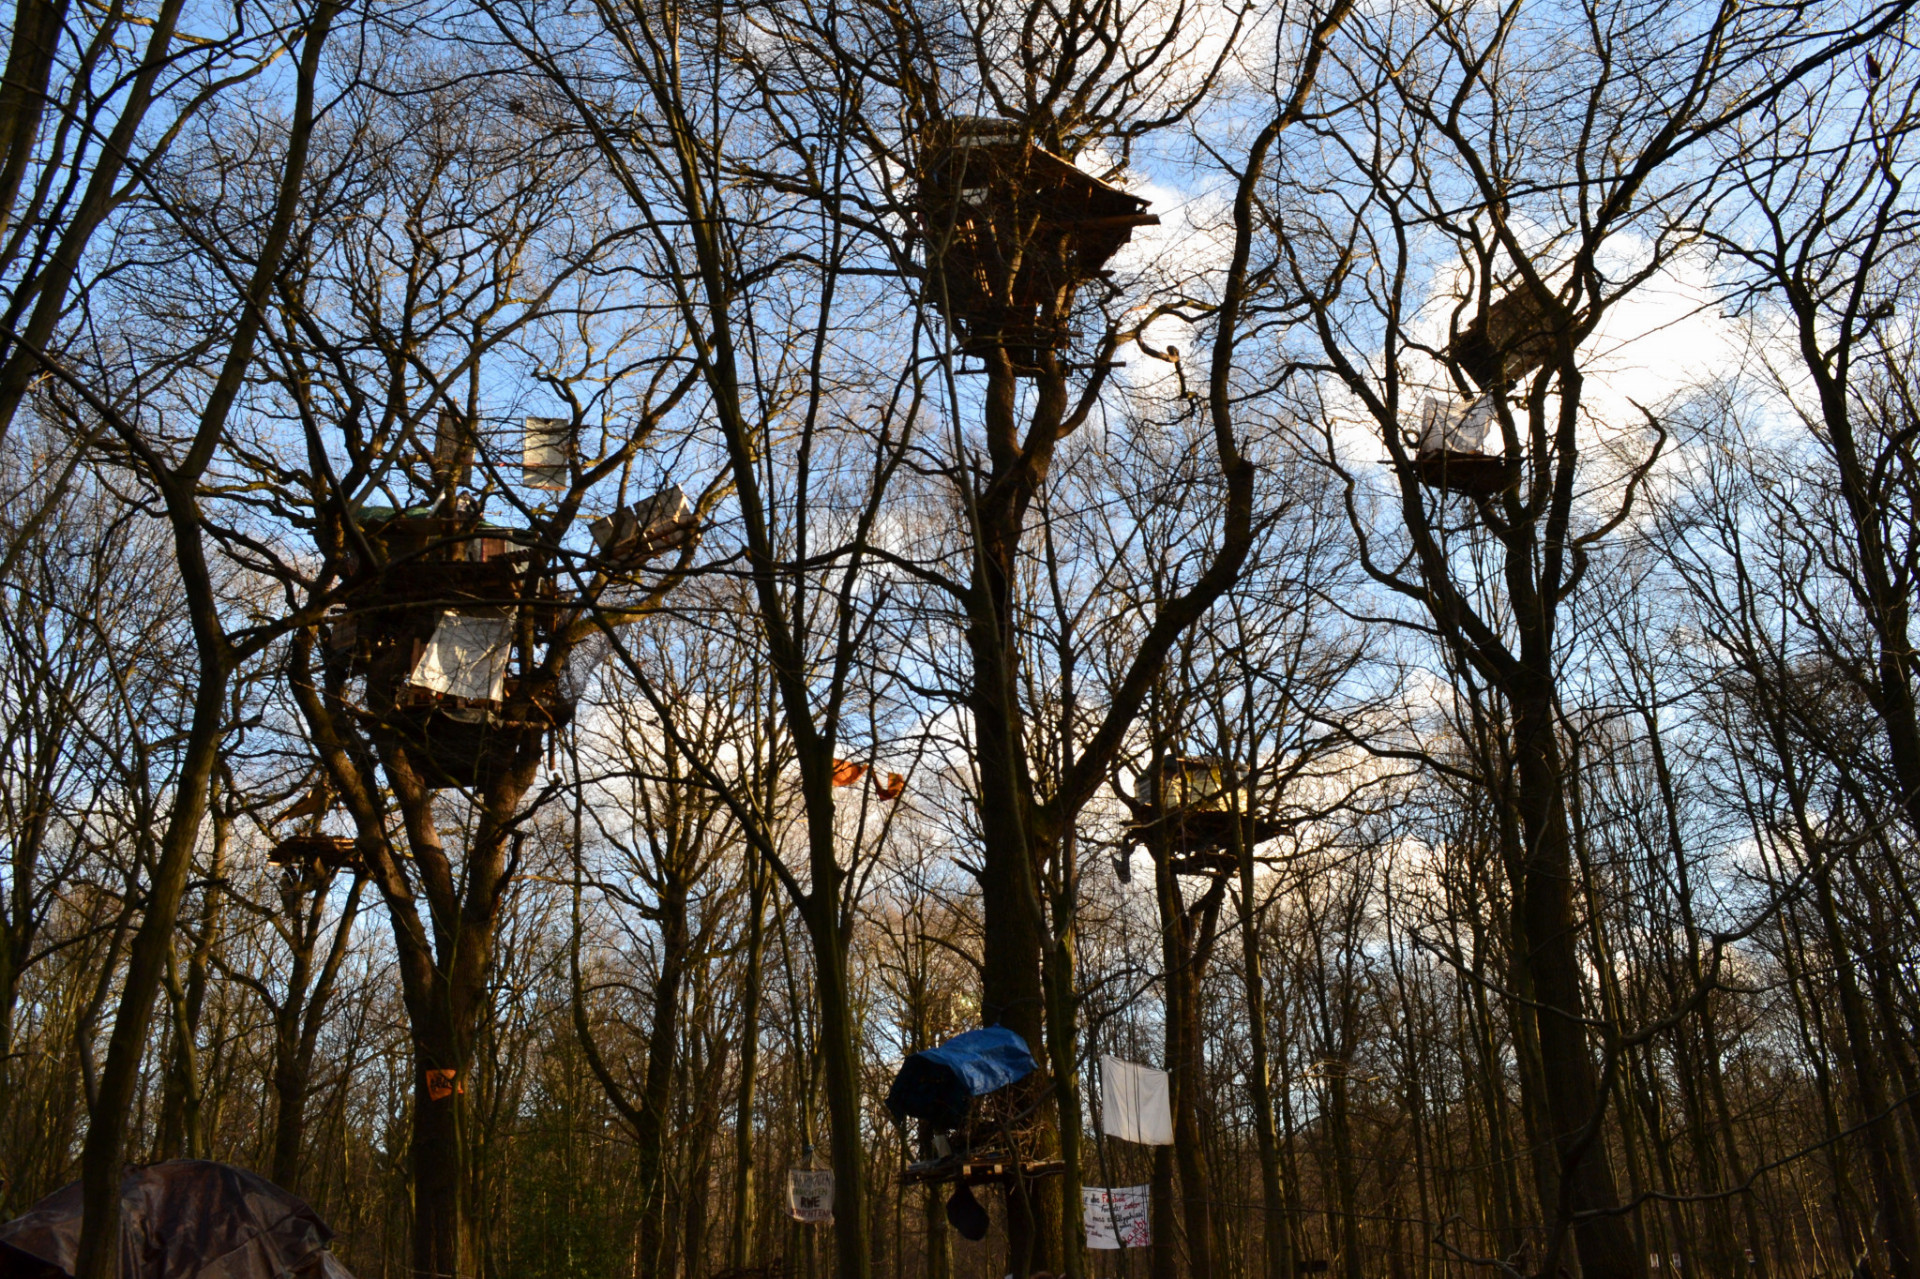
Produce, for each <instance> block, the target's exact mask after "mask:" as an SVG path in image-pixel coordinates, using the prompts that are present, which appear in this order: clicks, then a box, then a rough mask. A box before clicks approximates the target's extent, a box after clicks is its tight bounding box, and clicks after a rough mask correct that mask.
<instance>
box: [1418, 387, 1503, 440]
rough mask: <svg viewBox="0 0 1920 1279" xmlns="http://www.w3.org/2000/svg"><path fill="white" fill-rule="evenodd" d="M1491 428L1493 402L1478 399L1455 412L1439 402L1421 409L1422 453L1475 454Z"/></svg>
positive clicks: (1425, 405) (1428, 401) (1434, 401)
mask: <svg viewBox="0 0 1920 1279" xmlns="http://www.w3.org/2000/svg"><path fill="white" fill-rule="evenodd" d="M1492 426H1493V401H1492V399H1490V398H1489V397H1487V396H1484V395H1483V396H1481V397H1480V398H1479V399H1477V400H1475V401H1474V402H1473V403H1471V404H1469V405H1467V407H1466V408H1465V409H1464V410H1455V409H1453V408H1450V407H1448V406H1447V405H1445V404H1442V403H1441V402H1440V401H1438V400H1432V399H1430V400H1427V401H1426V402H1425V403H1424V404H1422V405H1421V406H1420V443H1419V444H1418V445H1417V446H1416V447H1417V448H1418V450H1419V451H1420V452H1422V453H1440V452H1447V453H1478V452H1479V451H1480V447H1481V445H1482V444H1484V443H1485V442H1486V438H1487V431H1488V430H1489V429H1490V428H1491V427H1492Z"/></svg>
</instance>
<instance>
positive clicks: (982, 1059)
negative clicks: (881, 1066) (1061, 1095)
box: [887, 1026, 1038, 1130]
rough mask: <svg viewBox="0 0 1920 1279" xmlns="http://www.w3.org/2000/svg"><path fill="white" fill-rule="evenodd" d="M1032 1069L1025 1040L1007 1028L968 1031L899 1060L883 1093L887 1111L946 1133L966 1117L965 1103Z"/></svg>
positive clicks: (1018, 1078)
mask: <svg viewBox="0 0 1920 1279" xmlns="http://www.w3.org/2000/svg"><path fill="white" fill-rule="evenodd" d="M1036 1069H1038V1067H1036V1066H1035V1065H1034V1062H1033V1053H1032V1052H1031V1051H1029V1050H1028V1048H1027V1041H1026V1040H1024V1039H1022V1038H1020V1036H1018V1035H1016V1034H1014V1033H1013V1032H1012V1031H1011V1030H1008V1029H1006V1028H1005V1027H1002V1026H988V1027H987V1028H986V1029H985V1030H969V1031H968V1032H967V1033H966V1034H964V1035H956V1036H954V1037H953V1038H952V1039H949V1040H948V1041H947V1042H946V1043H944V1044H941V1045H940V1046H939V1047H938V1048H929V1049H927V1050H926V1051H925V1052H917V1053H915V1054H913V1056H911V1057H909V1058H907V1059H906V1061H904V1062H902V1063H901V1065H900V1073H899V1074H897V1075H895V1076H894V1077H893V1087H891V1088H889V1089H888V1090H887V1109H888V1110H891V1111H892V1112H893V1113H894V1116H895V1117H896V1118H900V1119H905V1118H907V1117H908V1116H909V1115H910V1116H912V1117H913V1118H915V1119H924V1120H926V1121H927V1122H928V1123H930V1124H932V1125H933V1126H934V1127H935V1128H937V1129H941V1130H945V1129H949V1128H952V1127H955V1126H956V1125H958V1124H959V1123H960V1121H961V1120H963V1119H965V1118H966V1117H967V1106H968V1103H970V1102H971V1101H972V1100H973V1099H974V1098H975V1097H979V1096H983V1095H985V1094H986V1093H990V1092H996V1091H998V1090H999V1089H1002V1088H1005V1087H1006V1086H1007V1085H1008V1084H1011V1083H1015V1082H1017V1081H1019V1080H1022V1079H1025V1078H1026V1077H1027V1076H1028V1075H1031V1074H1032V1073H1033V1072H1034V1071H1035V1070H1036Z"/></svg>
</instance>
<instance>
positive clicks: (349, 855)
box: [267, 835, 360, 875]
mask: <svg viewBox="0 0 1920 1279" xmlns="http://www.w3.org/2000/svg"><path fill="white" fill-rule="evenodd" d="M354 844H355V841H354V839H353V838H352V836H349V835H289V836H287V837H286V838H284V839H281V840H278V841H277V842H275V844H274V845H273V847H272V848H270V849H268V850H267V863H268V864H269V865H272V866H279V867H281V868H283V869H285V870H289V871H305V870H313V871H320V872H325V873H326V874H329V875H331V874H334V873H335V872H337V871H341V870H349V869H358V868H359V866H360V858H359V856H358V854H357V853H356V852H355V851H354Z"/></svg>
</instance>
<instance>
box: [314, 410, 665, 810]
mask: <svg viewBox="0 0 1920 1279" xmlns="http://www.w3.org/2000/svg"><path fill="white" fill-rule="evenodd" d="M533 422H534V423H537V424H538V425H537V427H536V426H535V425H533V424H530V425H529V432H530V438H532V435H531V433H532V432H534V431H535V430H536V429H537V430H538V431H539V432H540V433H541V435H540V438H539V440H538V441H537V443H538V446H539V447H538V448H537V449H535V448H533V447H532V446H531V445H530V452H529V455H530V456H531V457H533V458H534V464H530V467H529V469H530V470H533V471H534V475H535V481H538V482H550V480H551V477H552V475H553V474H554V472H555V471H556V469H557V468H558V467H559V465H560V464H558V463H555V462H554V461H553V458H554V457H555V456H560V457H563V458H564V456H565V455H564V452H563V451H562V449H561V448H560V447H559V446H556V445H554V444H553V443H552V440H551V437H552V436H553V435H554V433H555V426H554V424H553V423H551V422H548V421H546V420H545V419H534V420H533ZM449 441H451V443H450V442H449ZM471 450H472V433H471V432H470V431H466V430H463V429H461V428H460V427H459V426H458V424H456V423H453V422H452V421H451V419H450V418H449V417H447V416H445V415H443V416H442V419H441V424H440V432H439V435H438V436H437V437H436V439H435V444H434V452H433V470H434V476H435V485H436V490H437V493H438V496H437V497H436V498H435V499H434V500H433V501H432V502H430V503H428V504H426V505H423V506H419V507H413V508H409V509H406V510H394V509H392V508H390V507H362V508H359V509H357V510H355V511H353V512H351V513H350V519H349V521H348V523H349V524H350V526H351V533H350V536H352V537H353V538H354V539H355V541H356V545H355V548H354V549H353V550H352V551H351V552H350V554H349V556H348V562H347V565H346V581H345V583H344V586H343V589H342V591H341V598H342V607H341V609H340V610H339V612H338V613H336V614H335V616H334V617H333V619H332V620H331V622H330V625H329V628H328V636H327V643H328V647H329V649H330V651H331V652H332V654H333V655H334V656H335V657H336V658H337V659H340V660H344V661H345V662H346V664H347V673H348V674H349V675H351V676H357V677H361V678H364V679H365V681H366V697H365V710H366V713H367V714H368V715H369V716H370V717H371V718H372V719H373V720H374V721H375V722H376V723H377V725H378V726H379V727H380V729H381V730H383V731H385V732H387V733H390V734H392V735H394V736H395V737H396V738H398V739H399V741H400V742H401V743H402V744H404V745H405V746H406V747H407V748H409V751H410V753H411V754H412V756H413V758H414V760H415V762H416V763H417V764H419V765H421V766H422V767H423V768H424V770H425V771H426V772H427V774H428V776H427V780H428V781H429V782H430V783H431V784H433V785H436V786H461V787H484V786H486V785H488V784H489V783H491V782H493V781H496V780H498V779H499V778H500V777H502V776H503V775H505V773H506V772H507V771H508V770H510V769H511V768H512V767H513V766H514V765H515V762H516V761H518V760H523V759H525V758H526V755H527V752H528V751H529V750H532V751H538V749H539V747H540V745H541V743H542V742H543V741H544V739H545V736H546V734H547V733H548V732H549V731H550V730H552V729H554V728H556V727H559V726H562V725H564V724H566V723H567V722H568V720H569V719H571V717H572V715H573V709H574V705H573V698H574V695H575V693H576V692H577V686H578V684H579V683H581V682H582V681H581V680H580V679H579V678H570V679H567V680H565V681H563V679H562V678H561V674H569V675H573V676H578V675H579V674H580V672H579V671H577V670H570V671H567V672H562V673H556V672H555V671H553V670H552V669H550V667H551V666H552V663H548V662H545V661H544V658H545V656H546V655H547V652H548V650H549V646H550V645H552V644H553V643H554V642H555V641H556V640H558V639H560V638H561V637H562V636H564V635H565V634H566V633H567V631H568V630H569V629H570V628H572V627H573V626H574V624H575V623H576V622H577V621H578V620H579V619H580V617H581V615H582V610H583V609H585V608H586V607H587V606H588V604H589V603H590V602H591V601H589V600H586V599H578V598H571V597H568V596H565V595H563V593H562V591H561V588H560V585H559V581H558V579H557V577H556V576H555V574H554V573H553V572H552V571H551V569H550V568H548V567H547V565H548V557H547V555H546V554H545V553H544V552H542V551H540V550H538V549H537V548H536V547H535V546H534V540H535V539H534V537H533V535H532V534H531V533H530V532H529V531H527V530H523V529H514V528H509V527H505V526H502V525H499V524H492V523H488V522H487V521H485V520H484V519H483V518H482V516H481V512H480V507H479V504H478V503H477V502H476V501H474V500H473V499H472V498H470V497H467V496H465V495H463V494H461V493H460V492H459V486H460V484H461V483H462V482H463V480H464V477H465V475H466V472H467V470H468V469H469V467H470V459H471ZM535 464H537V466H536V465H535ZM535 481H530V482H535ZM694 525H695V521H694V518H693V515H692V513H691V510H690V508H689V506H688V503H687V500H686V497H685V495H684V494H682V493H681V492H680V490H679V489H677V488H674V489H669V490H668V491H666V492H665V493H661V494H657V495H656V496H655V497H653V498H650V499H648V501H646V502H644V503H641V504H639V505H638V506H635V507H631V508H625V509H623V510H620V511H617V512H615V513H614V514H613V515H612V516H609V517H607V518H605V519H603V520H600V521H596V523H595V525H594V526H593V528H592V530H591V531H592V532H593V534H594V539H595V543H596V545H597V547H598V552H597V556H596V559H597V564H596V567H598V568H601V569H603V570H604V571H605V572H607V573H609V574H613V575H618V574H621V573H624V572H628V571H631V570H632V569H633V568H635V567H637V566H638V565H639V564H640V563H641V562H643V561H644V560H645V559H647V558H648V557H650V556H652V555H656V554H659V553H660V552H662V551H665V550H670V549H675V548H677V547H680V546H683V545H685V543H686V540H687V539H688V538H690V537H691V536H692V535H693V533H694ZM590 647H592V648H593V649H594V653H593V655H594V656H596V657H597V656H598V653H599V651H601V650H600V648H599V646H590ZM576 651H577V650H576ZM566 685H571V686H573V687H572V688H569V687H567V686H566Z"/></svg>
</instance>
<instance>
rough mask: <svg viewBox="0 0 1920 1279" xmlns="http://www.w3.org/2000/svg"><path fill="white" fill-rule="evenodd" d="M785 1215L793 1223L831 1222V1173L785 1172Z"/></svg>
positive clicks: (800, 1169)
mask: <svg viewBox="0 0 1920 1279" xmlns="http://www.w3.org/2000/svg"><path fill="white" fill-rule="evenodd" d="M787 1215H788V1216H790V1217H792V1218H793V1219H794V1220H795V1221H818V1222H825V1223H828V1224H831V1223H832V1221H833V1171H832V1170H831V1169H826V1170H822V1171H818V1172H816V1171H812V1170H810V1169H806V1168H793V1169H789V1170H788V1172H787Z"/></svg>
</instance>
